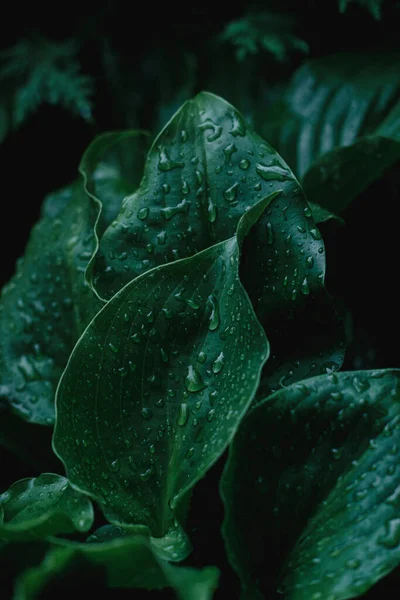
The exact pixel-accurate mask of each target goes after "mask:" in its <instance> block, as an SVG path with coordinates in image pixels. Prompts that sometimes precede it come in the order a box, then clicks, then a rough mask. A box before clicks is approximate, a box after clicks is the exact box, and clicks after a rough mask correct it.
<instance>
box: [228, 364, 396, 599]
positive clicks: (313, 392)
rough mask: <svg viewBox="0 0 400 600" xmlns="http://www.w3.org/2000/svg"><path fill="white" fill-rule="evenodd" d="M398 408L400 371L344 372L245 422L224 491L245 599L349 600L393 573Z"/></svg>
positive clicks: (280, 398)
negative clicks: (281, 595) (277, 595)
mask: <svg viewBox="0 0 400 600" xmlns="http://www.w3.org/2000/svg"><path fill="white" fill-rule="evenodd" d="M399 400H400V371H399V370H380V371H358V372H357V371H356V372H348V373H347V372H344V373H338V374H332V375H326V376H321V377H316V378H312V379H308V380H305V381H302V382H300V383H297V384H294V385H292V386H290V387H288V388H286V389H284V390H282V391H280V392H277V393H276V394H274V395H273V396H270V397H269V398H268V399H267V400H266V401H264V402H263V403H261V404H259V405H258V406H257V407H255V408H254V409H253V410H252V411H251V412H250V413H249V414H248V415H247V416H246V418H245V419H244V421H243V423H242V425H241V427H240V428H239V431H238V434H237V435H236V437H235V440H234V443H233V446H232V448H231V452H230V456H229V459H228V463H227V466H226V470H225V473H224V476H223V481H222V495H223V498H224V502H225V507H226V519H225V523H224V536H225V540H226V544H227V549H228V552H229V555H230V560H231V562H232V565H233V566H234V568H235V569H236V570H237V572H238V574H239V575H240V577H241V579H242V585H243V597H245V598H246V599H250V598H263V597H269V594H271V593H272V591H273V590H275V591H276V589H277V586H278V585H279V587H280V590H281V591H282V592H283V593H284V594H285V598H286V599H287V600H306V599H307V600H310V599H311V598H312V599H314V600H317V599H319V598H324V600H344V599H346V598H353V597H356V596H358V595H360V594H362V593H364V592H366V591H367V590H368V589H369V588H370V587H371V586H372V585H373V584H374V583H375V582H376V581H377V580H379V579H380V578H381V577H383V576H384V575H386V574H387V573H389V572H390V571H391V570H392V569H393V568H394V567H396V566H397V565H398V564H399V562H400V525H399V524H400V520H399V498H400V478H399V469H398V452H399V448H400V412H399V411H400V402H399ZM271 556H273V557H274V559H273V560H272V561H271ZM278 571H280V576H279V577H276V576H277V573H278ZM273 572H275V580H274V578H273V574H272V575H271V573H273ZM265 573H269V575H268V576H267V575H265Z"/></svg>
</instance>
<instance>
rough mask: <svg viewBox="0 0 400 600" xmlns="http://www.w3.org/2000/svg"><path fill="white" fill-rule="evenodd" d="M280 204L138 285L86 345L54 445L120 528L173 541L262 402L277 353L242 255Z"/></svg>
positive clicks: (115, 302) (61, 404) (77, 353)
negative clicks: (246, 279)
mask: <svg viewBox="0 0 400 600" xmlns="http://www.w3.org/2000/svg"><path fill="white" fill-rule="evenodd" d="M275 196H276V194H272V195H271V196H269V197H268V198H266V199H265V200H263V201H261V202H260V203H259V204H257V205H255V206H254V207H253V208H252V209H250V210H249V211H248V212H247V213H245V215H244V216H243V217H242V219H241V221H240V224H239V228H238V234H237V235H238V238H239V239H237V236H234V237H232V238H230V239H228V240H226V241H225V242H221V243H219V244H216V245H215V246H212V247H211V248H209V249H207V250H204V251H202V252H199V253H198V254H196V255H195V256H193V257H191V258H188V259H183V260H179V261H176V262H174V263H172V264H170V265H164V266H162V267H158V268H155V269H153V270H151V271H149V272H147V273H145V274H144V275H142V276H140V277H137V278H136V279H134V280H133V281H131V283H129V284H128V285H126V286H125V287H124V288H123V289H122V290H121V291H120V292H119V293H118V294H116V295H115V296H114V297H113V298H112V299H111V300H110V301H109V302H108V303H107V304H106V306H105V307H104V308H103V309H102V311H101V312H100V313H99V314H98V315H97V316H96V317H95V318H94V319H93V321H92V322H91V324H90V325H89V327H88V328H87V329H86V331H85V333H84V335H83V336H82V337H81V339H80V340H79V342H78V344H77V345H76V347H75V349H74V351H73V353H72V355H71V358H70V361H69V364H68V367H67V369H66V370H65V372H64V375H63V377H62V379H61V381H60V386H59V388H58V394H57V423H56V428H55V432H54V439H53V446H54V449H55V452H56V454H57V455H58V456H59V457H60V458H61V460H62V461H63V462H64V464H65V466H66V468H67V471H68V476H69V478H70V479H71V481H72V482H73V484H74V485H75V486H77V487H78V488H80V489H82V490H85V492H86V493H88V494H90V495H91V496H93V497H95V498H96V499H97V500H98V501H99V502H100V504H101V506H102V508H103V510H104V512H105V514H106V515H107V518H108V520H109V521H111V522H115V523H128V524H129V523H132V524H143V525H147V526H148V527H149V529H150V531H151V533H152V535H154V536H157V537H162V536H164V535H165V534H166V533H168V531H169V529H170V528H171V523H172V521H173V519H174V517H175V516H176V515H175V508H176V506H177V503H178V501H179V500H180V499H181V498H182V497H183V496H184V494H185V493H186V492H187V491H188V490H189V489H191V488H192V486H193V485H194V484H195V483H196V481H198V480H199V479H200V478H201V477H203V476H204V474H205V473H206V471H207V470H208V469H209V468H210V467H211V465H212V464H213V463H214V462H215V461H216V460H217V459H218V458H219V456H220V455H221V454H222V453H223V451H224V450H225V448H226V446H227V445H228V443H229V441H230V440H231V439H232V437H233V435H234V434H235V431H236V428H237V426H238V424H239V422H240V420H241V418H242V417H243V415H244V413H245V412H246V410H247V408H248V406H249V404H250V403H251V401H252V399H253V396H254V393H255V391H256V389H257V385H258V381H259V374H260V370H261V367H262V365H263V364H264V362H265V360H266V358H267V356H268V343H267V340H266V338H265V334H264V332H263V330H262V328H261V326H260V324H259V323H258V321H257V319H256V317H255V315H254V312H253V309H252V306H251V304H250V301H249V299H248V297H247V295H246V293H245V291H244V289H243V287H242V285H241V283H240V280H239V277H238V264H239V245H240V244H241V241H242V238H243V237H244V236H245V235H246V234H247V232H248V230H249V229H250V227H251V226H252V225H253V224H254V222H255V221H256V220H257V218H258V217H259V215H260V213H261V212H262V210H263V209H264V208H265V206H266V205H267V204H268V203H269V202H271V200H272V199H273V198H274V197H275ZM71 407H73V409H72V408H71ZM75 440H76V443H74V442H75ZM83 457H84V459H83V460H82V458H83Z"/></svg>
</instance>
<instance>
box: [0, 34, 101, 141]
mask: <svg viewBox="0 0 400 600" xmlns="http://www.w3.org/2000/svg"><path fill="white" fill-rule="evenodd" d="M78 49H79V48H78V47H77V45H76V43H75V42H73V41H67V42H63V43H59V42H53V41H50V40H47V39H45V38H42V37H40V36H36V37H33V36H32V37H31V38H25V39H21V40H20V41H19V42H18V43H17V44H15V45H14V46H12V47H10V48H8V49H7V50H3V52H1V54H0V83H1V88H2V101H3V105H2V106H0V113H1V115H2V116H1V121H2V124H1V126H0V142H1V141H2V140H3V139H4V137H5V135H6V134H7V132H8V131H9V130H11V129H16V128H18V127H19V126H20V125H21V124H22V123H23V122H24V121H25V119H26V118H27V117H28V116H30V115H31V114H32V113H33V112H35V111H36V110H37V108H38V107H39V105H40V104H42V103H44V102H46V103H48V104H59V105H60V106H62V107H64V108H65V109H67V110H69V111H71V112H72V113H73V114H75V115H79V116H80V117H82V118H84V119H85V120H87V121H91V119H92V103H91V96H92V94H93V83H92V80H91V79H90V77H88V76H87V75H83V74H82V73H81V68H80V64H79V62H78V60H77V58H76V54H77V52H78Z"/></svg>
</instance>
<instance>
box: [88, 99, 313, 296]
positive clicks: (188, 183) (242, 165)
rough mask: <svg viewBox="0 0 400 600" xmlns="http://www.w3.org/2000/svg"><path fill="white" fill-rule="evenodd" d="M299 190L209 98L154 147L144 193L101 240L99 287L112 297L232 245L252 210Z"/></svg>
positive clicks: (235, 116)
mask: <svg viewBox="0 0 400 600" xmlns="http://www.w3.org/2000/svg"><path fill="white" fill-rule="evenodd" d="M297 187H298V184H297V182H296V180H295V178H294V177H293V174H292V173H291V171H290V170H289V168H288V167H287V165H286V164H285V163H284V161H283V160H282V159H281V158H280V156H279V155H278V154H277V153H276V152H275V151H274V150H273V149H272V148H271V147H270V146H269V145H268V144H267V143H266V142H265V141H264V140H262V138H260V137H259V136H258V135H256V134H255V133H254V132H253V131H252V130H251V129H249V127H248V126H247V124H246V123H245V121H244V120H243V117H242V116H241V115H240V113H238V111H237V110H236V109H235V108H234V107H233V106H231V105H230V104H228V103H227V102H225V101H224V100H223V99H222V98H219V97H218V96H214V95H213V94H209V93H206V92H202V93H201V94H199V95H198V96H196V97H195V98H194V99H193V100H190V101H188V102H186V103H185V104H184V105H183V106H182V108H181V109H180V110H179V111H178V112H177V113H176V115H175V116H174V117H173V118H172V119H171V121H170V122H169V123H168V124H167V125H166V127H165V128H164V129H163V130H162V131H161V133H160V134H159V136H158V137H157V138H156V140H155V141H154V143H153V145H152V147H151V149H150V151H149V154H148V157H147V161H146V165H145V170H144V176H143V179H142V182H141V184H140V187H139V189H138V191H137V192H136V193H135V194H133V195H132V196H131V197H129V198H127V200H126V201H125V202H124V205H123V208H122V211H121V213H120V214H119V215H118V218H117V219H116V220H115V221H114V222H113V223H112V224H111V226H110V227H109V228H108V230H107V231H106V232H105V233H104V235H103V237H102V238H101V240H100V249H99V253H98V256H97V257H96V261H95V263H94V271H93V283H94V286H95V288H96V290H97V291H98V293H99V294H100V296H102V297H105V298H110V297H111V296H112V295H113V294H115V293H116V292H117V291H119V290H120V289H121V288H122V286H123V285H124V284H126V283H128V282H129V281H130V280H131V279H133V278H134V277H136V276H138V275H140V274H142V273H144V272H145V271H147V270H149V269H151V268H152V267H155V266H157V265H160V264H164V263H166V262H171V261H174V260H177V259H179V258H185V257H187V256H191V255H193V254H195V253H196V252H200V251H202V250H204V249H205V248H208V247H210V246H212V245H214V244H216V243H218V242H222V241H224V240H226V239H228V238H229V237H231V236H232V235H234V234H235V232H236V228H237V225H238V222H239V219H240V218H241V216H242V215H243V213H244V212H245V210H246V209H247V208H248V207H249V206H252V205H254V204H256V203H257V202H258V201H260V200H261V199H262V198H265V197H266V196H267V195H269V194H270V193H272V192H275V191H278V190H279V191H281V192H282V193H283V194H284V195H288V197H290V196H291V194H292V193H293V190H295V189H296V188H297ZM303 202H304V206H305V201H304V200H303Z"/></svg>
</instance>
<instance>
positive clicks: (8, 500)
mask: <svg viewBox="0 0 400 600" xmlns="http://www.w3.org/2000/svg"><path fill="white" fill-rule="evenodd" d="M0 512H1V516H0V540H18V539H20V540H23V539H30V538H34V537H45V536H49V535H57V534H60V533H72V532H75V531H79V532H83V531H88V530H89V529H90V527H91V526H92V524H93V518H94V516H93V506H92V503H91V501H90V500H89V498H87V497H85V496H82V495H81V494H80V493H79V492H77V491H75V490H74V489H73V488H72V487H71V486H70V485H69V483H68V480H67V479H66V478H65V477H61V476H60V475H54V474H53V473H44V474H43V475H40V476H39V477H34V478H29V479H21V480H20V481H17V482H16V483H14V484H13V485H12V486H11V487H10V488H9V489H8V490H7V491H6V492H4V493H3V494H0Z"/></svg>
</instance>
